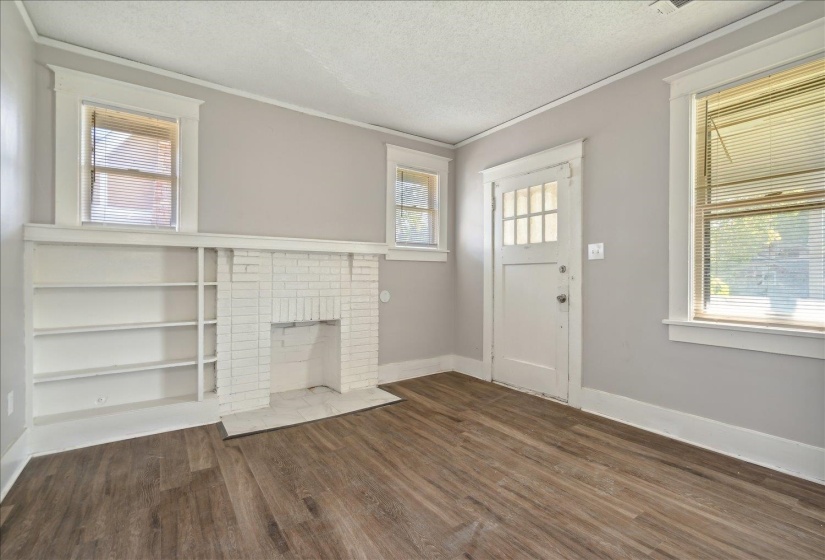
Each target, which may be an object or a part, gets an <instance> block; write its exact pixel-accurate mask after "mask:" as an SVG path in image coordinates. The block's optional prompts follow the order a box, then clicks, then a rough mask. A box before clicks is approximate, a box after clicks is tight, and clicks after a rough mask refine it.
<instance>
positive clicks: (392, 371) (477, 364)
mask: <svg viewBox="0 0 825 560" xmlns="http://www.w3.org/2000/svg"><path fill="white" fill-rule="evenodd" d="M482 367H483V364H482V363H481V361H480V360H474V359H472V358H465V357H464V356H456V355H455V354H444V355H443V356H436V357H434V358H424V359H421V360H408V361H406V362H392V363H388V364H378V383H395V382H396V381H404V380H406V379H415V378H417V377H424V376H427V375H433V374H436V373H444V372H446V371H456V372H458V373H463V374H464V375H469V376H471V377H475V378H477V379H481V380H482V381H484V378H483V377H482Z"/></svg>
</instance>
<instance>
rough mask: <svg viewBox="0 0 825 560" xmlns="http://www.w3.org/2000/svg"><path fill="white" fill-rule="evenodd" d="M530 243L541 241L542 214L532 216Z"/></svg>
mask: <svg viewBox="0 0 825 560" xmlns="http://www.w3.org/2000/svg"><path fill="white" fill-rule="evenodd" d="M539 194H541V190H539ZM530 243H541V216H530Z"/></svg>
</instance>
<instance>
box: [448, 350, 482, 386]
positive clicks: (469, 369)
mask: <svg viewBox="0 0 825 560" xmlns="http://www.w3.org/2000/svg"><path fill="white" fill-rule="evenodd" d="M453 371H457V372H458V373H463V374H464V375H469V376H470V377H476V378H478V379H481V380H482V381H489V379H485V377H484V362H482V361H481V360H474V359H472V358H465V357H464V356H457V355H453Z"/></svg>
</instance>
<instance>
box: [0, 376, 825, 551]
mask: <svg viewBox="0 0 825 560" xmlns="http://www.w3.org/2000/svg"><path fill="white" fill-rule="evenodd" d="M386 388H387V389H388V390H389V391H391V392H393V393H396V394H398V395H400V396H403V397H404V398H405V399H407V400H406V401H405V402H402V403H400V404H394V405H391V406H387V407H384V408H379V409H374V410H370V411H365V412H361V413H356V414H352V415H348V416H343V417H339V418H333V419H328V420H323V421H320V422H316V423H313V424H305V425H302V426H298V427H294V428H288V429H284V430H280V431H274V432H268V433H263V434H257V435H253V436H249V437H244V438H239V439H234V440H229V441H223V440H221V438H220V435H219V434H218V430H217V428H216V426H214V425H212V426H206V427H201V428H193V429H188V430H181V431H177V432H170V433H166V434H161V435H156V436H149V437H142V438H137V439H132V440H129V441H123V442H118V443H110V444H106V445H100V446H97V447H90V448H86V449H80V450H77V451H70V452H66V453H60V454H56V455H50V456H47V457H40V458H36V459H33V460H32V461H31V462H30V463H29V465H28V466H27V467H26V469H25V470H24V472H23V473H22V475H21V476H20V479H19V480H18V481H17V483H16V484H15V486H14V487H13V488H12V490H11V491H10V492H9V494H8V496H7V497H6V499H5V500H4V501H3V503H2V505H0V514H1V515H0V522H1V523H2V527H1V528H0V534H1V535H2V536H0V539H1V540H0V556H1V557H2V559H3V560H12V559H15V558H44V559H57V558H224V557H228V558H365V559H369V560H376V559H381V558H399V559H414V558H448V559H453V558H475V559H482V558H691V559H693V558H721V559H733V558H769V559H790V558H816V559H820V560H821V559H822V558H823V554H824V552H823V551H825V529H824V527H825V487H823V486H820V485H817V484H814V483H810V482H805V481H802V480H799V479H795V478H793V477H790V476H785V475H782V474H779V473H776V472H773V471H771V470H768V469H764V468H761V467H757V466H754V465H750V464H748V463H743V462H741V461H738V460H736V459H732V458H729V457H725V456H722V455H717V454H714V453H711V452H708V451H705V450H702V449H698V448H695V447H692V446H690V445H686V444H682V443H679V442H676V441H673V440H669V439H667V438H664V437H660V436H657V435H653V434H650V433H647V432H644V431H641V430H637V429H634V428H630V427H627V426H624V425H622V424H618V423H615V422H611V421H609V420H605V419H602V418H599V417H597V416H593V415H590V414H585V413H582V412H579V411H576V410H573V409H571V408H568V407H566V406H563V405H560V404H556V403H553V402H549V401H546V400H543V399H539V398H537V397H533V396H529V395H525V394H522V393H518V392H515V391H511V390H509V389H505V388H503V387H499V386H497V385H492V384H489V383H483V382H480V381H476V380H474V379H471V378H469V377H465V376H463V375H459V374H455V373H446V374H440V375H435V376H430V377H426V378H421V379H415V380H411V381H405V382H401V383H396V384H393V385H388V386H386Z"/></svg>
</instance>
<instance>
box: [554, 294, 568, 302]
mask: <svg viewBox="0 0 825 560" xmlns="http://www.w3.org/2000/svg"><path fill="white" fill-rule="evenodd" d="M556 299H557V300H559V303H564V302H566V301H567V294H560V295H557V296H556Z"/></svg>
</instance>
